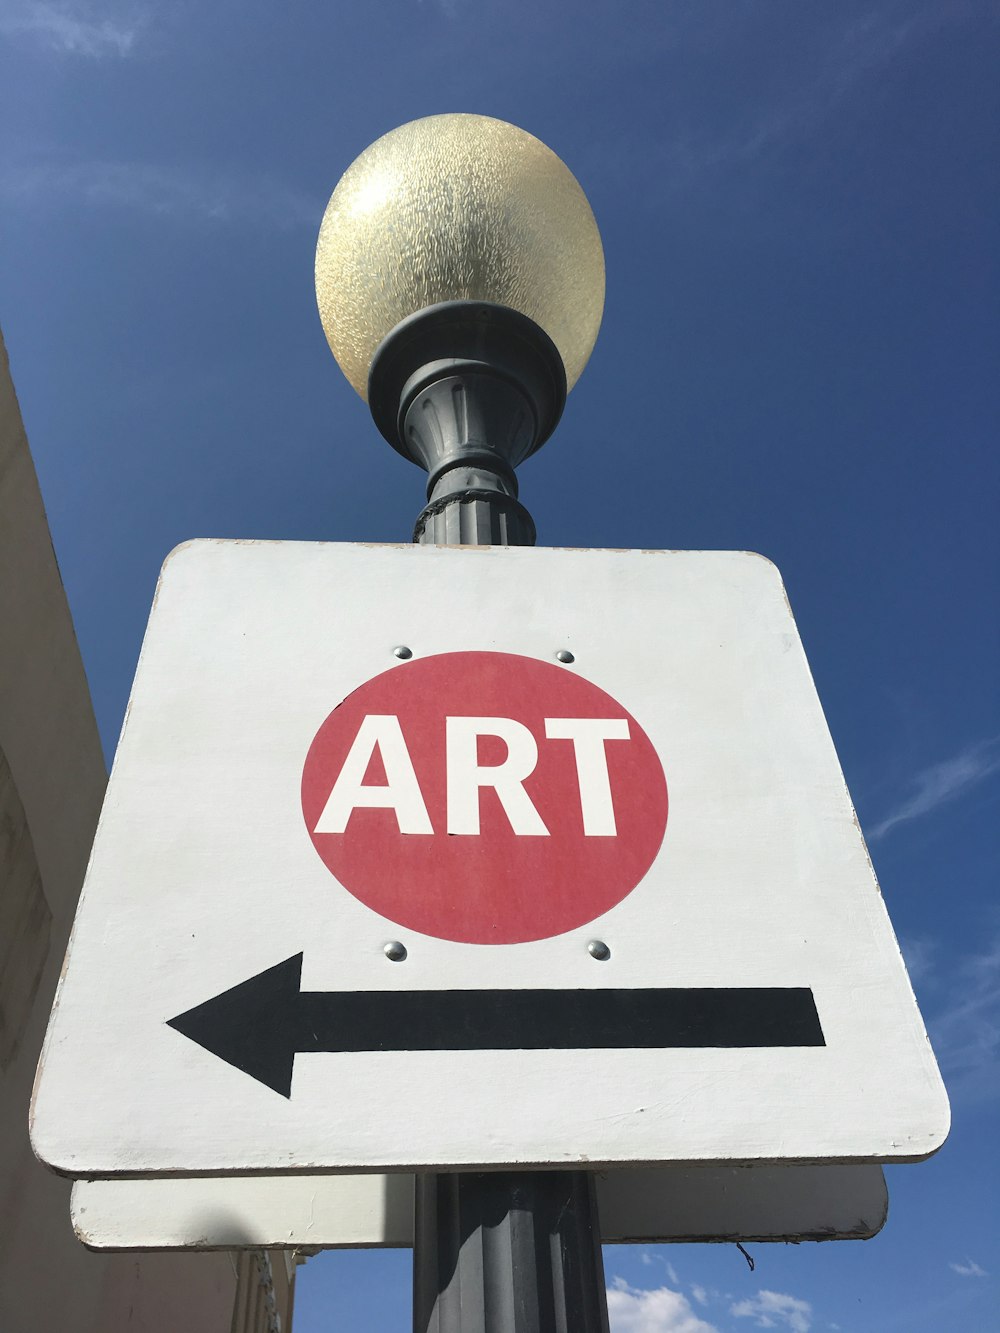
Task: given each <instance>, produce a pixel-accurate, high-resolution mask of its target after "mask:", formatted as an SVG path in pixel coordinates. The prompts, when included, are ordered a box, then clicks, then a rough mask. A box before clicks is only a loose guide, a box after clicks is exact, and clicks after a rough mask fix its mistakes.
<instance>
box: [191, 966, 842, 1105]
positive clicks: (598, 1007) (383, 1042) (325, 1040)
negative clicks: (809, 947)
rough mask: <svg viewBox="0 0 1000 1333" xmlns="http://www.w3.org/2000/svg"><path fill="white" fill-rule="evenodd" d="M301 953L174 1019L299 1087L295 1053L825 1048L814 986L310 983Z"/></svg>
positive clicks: (285, 1092) (280, 1084)
mask: <svg viewBox="0 0 1000 1333" xmlns="http://www.w3.org/2000/svg"><path fill="white" fill-rule="evenodd" d="M301 977H302V955H301V954H300V953H297V954H295V955H294V957H292V958H287V959H286V960H285V961H284V962H283V963H278V964H277V966H276V967H270V968H268V969H267V970H266V971H265V972H260V973H258V975H257V976H255V977H251V978H250V980H249V981H244V982H241V983H240V985H238V986H234V987H233V988H232V990H227V991H224V992H223V993H222V994H221V995H216V996H215V997H214V998H213V999H211V1000H206V1001H205V1003H204V1004H199V1005H197V1006H196V1007H195V1008H194V1009H189V1010H188V1011H187V1013H184V1014H180V1015H178V1017H177V1018H171V1019H170V1020H169V1026H170V1027H172V1028H176V1030H177V1031H178V1032H182V1033H183V1034H184V1036H185V1037H189V1038H190V1039H191V1040H192V1041H195V1042H197V1043H198V1045H199V1046H203V1047H204V1048H205V1050H206V1051H211V1052H212V1054H213V1055H217V1056H218V1057H219V1059H220V1060H225V1061H226V1062H227V1063H228V1064H231V1065H234V1066H235V1067H236V1068H237V1069H242V1070H243V1072H244V1073H246V1074H249V1075H250V1076H251V1078H255V1079H257V1080H258V1081H259V1082H260V1083H264V1084H265V1085H266V1086H267V1087H269V1088H273V1089H274V1091H275V1092H280V1093H281V1095H282V1096H283V1097H290V1096H291V1095H292V1068H293V1065H294V1062H295V1054H296V1052H297V1051H301V1052H302V1053H303V1054H305V1053H307V1052H317V1051H328V1052H339V1053H346V1052H349V1051H447V1050H451V1051H475V1050H495V1051H499V1050H504V1051H512V1050H598V1049H601V1050H609V1049H612V1048H615V1047H617V1048H621V1049H624V1048H632V1049H646V1050H650V1049H661V1050H665V1049H667V1048H670V1047H688V1048H690V1047H701V1048H705V1047H717V1048H718V1047H744V1048H749V1047H756V1048H761V1047H770V1046H823V1045H825V1041H824V1039H823V1030H822V1028H821V1027H820V1022H819V1016H818V1015H817V1013H816V1005H815V1002H814V1000H813V994H812V991H811V990H809V989H808V987H753V986H750V987H747V986H735V987H695V988H686V987H671V986H667V987H662V988H655V989H624V990H593V989H585V990H467V991H466V990H461V991H458V990H456V991H421V990H418V991H301V990H300V989H299V983H300V981H301Z"/></svg>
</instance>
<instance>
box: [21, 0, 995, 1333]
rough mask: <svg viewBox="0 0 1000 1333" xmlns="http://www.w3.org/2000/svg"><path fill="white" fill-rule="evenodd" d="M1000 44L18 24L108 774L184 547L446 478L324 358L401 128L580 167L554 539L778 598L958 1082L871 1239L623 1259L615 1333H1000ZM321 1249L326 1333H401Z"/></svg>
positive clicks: (130, 22)
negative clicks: (708, 565) (598, 320)
mask: <svg viewBox="0 0 1000 1333" xmlns="http://www.w3.org/2000/svg"><path fill="white" fill-rule="evenodd" d="M998 26H1000V23H998V16H997V12H996V9H995V7H994V6H993V5H991V4H990V3H988V2H987V0H981V2H980V0H947V3H944V4H942V3H940V0H926V2H925V0H908V2H905V3H903V2H898V0H867V2H866V3H854V2H853V0H846V2H843V3H838V4H823V3H809V2H804V0H774V2H773V3H764V2H763V0H762V2H761V3H757V4H751V3H748V2H746V0H732V2H731V3H721V0H720V2H719V3H713V2H712V0H688V2H681V0H659V2H658V3H640V2H638V0H636V2H631V0H619V3H616V4H612V3H604V0H600V2H597V3H595V0H590V3H589V4H588V5H586V6H585V7H584V6H581V5H578V4H570V3H569V2H568V0H542V2H541V3H534V4H525V3H520V0H507V2H506V3H498V0H478V3H476V4H472V3H470V2H469V0H364V3H362V2H361V0H327V2H326V3H317V0H308V2H306V0H286V3H283V4H280V5H278V4H270V5H268V4H264V3H261V2H260V0H241V3H239V4H237V3H235V0H215V3H213V4H210V5H196V4H193V3H189V0H172V2H171V3H170V4H166V3H160V4H156V3H151V2H147V0H94V3H85V2H84V0H66V2H63V3H60V2H59V0H51V2H48V0H5V3H4V5H3V8H2V12H0V124H2V125H3V127H4V133H3V135H2V136H0V213H2V217H3V246H2V254H0V263H2V273H0V322H2V325H3V328H4V333H5V336H6V340H7V344H8V348H9V352H10V357H11V366H12V371H13V375H14V379H15V383H16V385H17V388H18V392H19V396H20V400H21V406H22V410H23V414H24V418H25V421H26V425H27V428H28V433H29V438H30V439H31V442H32V446H33V450H34V454H35V459H36V463H37V466H38V471H39V476H40V480H41V484H42V490H43V494H44V497H45V500H46V504H47V508H48V513H49V518H50V522H51V527H52V533H53V539H54V543H55V547H56V551H57V554H58V557H59V560H60V565H61V568H62V572H63V577H64V579H65V583H66V588H67V592H68V594H69V598H70V603H71V606H72V609H73V613H74V617H75V621H76V626H77V631H78V635H79V640H80V645H81V649H82V652H83V656H84V660H85V663H86V666H87V670H88V673H89V678H90V683H91V688H92V691H93V696H94V701H95V707H96V709H97V714H98V719H99V723H100V726H101V731H102V735H103V737H104V741H105V746H106V748H107V750H108V752H109V755H110V753H111V751H112V750H113V746H114V742H115V738H116V735H117V731H118V727H119V725H120V720H121V717H122V714H123V712H124V707H125V702H126V699H127V695H128V689H129V684H130V680H131V675H132V671H133V669H134V665H135V660H136V655H137V651H138V646H139V642H140V639H141V635H142V632H143V628H144V624H145V618H146V614H147V611H148V606H149V601H150V597H151V594H152V589H153V585H154V582H155V578H156V574H157V571H158V568H159V565H160V562H161V560H162V558H163V556H164V555H165V554H166V552H167V551H168V550H170V549H171V547H173V546H174V545H175V544H176V543H177V542H178V541H181V540H183V539H185V538H189V537H195V536H220V537H222V536H230V537H279V538H296V539H326V540H330V539H336V540H360V539H365V540H400V539H405V538H406V537H407V536H408V534H409V531H410V528H411V524H412V520H413V518H414V516H415V515H416V513H417V511H418V510H419V508H420V505H421V501H422V482H421V477H420V474H419V473H418V472H417V471H416V469H414V468H412V467H410V466H409V465H407V464H406V463H404V462H403V461H402V460H400V459H399V458H398V457H397V456H396V455H395V454H394V453H393V452H392V451H391V450H390V449H389V448H388V447H387V446H386V445H385V444H384V443H383V442H382V440H381V439H380V438H379V436H378V435H377V433H376V432H375V430H374V427H373V426H372V425H371V423H370V421H369V418H368V415H367V412H366V410H365V408H364V406H363V404H362V403H361V402H360V401H359V400H358V399H357V397H356V396H355V394H354V393H353V391H352V390H351V389H350V387H349V386H348V385H347V383H346V381H345V380H344V379H343V377H342V376H341V374H340V372H339V370H338V369H337V367H336V365H335V364H334V362H333V361H332V359H331V358H330V355H329V352H328V350H327V347H326V343H325V340H324V337H323V334H322V331H321V329H320V326H319V321H318V318H317V315H316V310H315V300H314V295H313V280H312V264H313V253H314V247H315V238H316V232H317V229H318V226H319V220H320V217H321V215H322V211H323V208H324V206H325V203H326V200H327V198H328V196H329V194H330V192H331V191H332V189H333V186H334V185H335V183H336V181H337V179H338V177H339V175H340V173H341V172H342V171H343V170H344V168H345V167H346V166H347V165H348V164H349V163H350V162H351V161H352V159H353V158H354V157H355V156H356V155H357V153H358V152H359V151H360V150H361V149H362V148H364V147H365V146H366V145H367V144H368V143H369V142H371V140H373V139H375V138H376V137H378V136H379V135H380V134H382V133H384V132H385V131H386V130H388V129H390V128H391V127H393V126H394V125H396V124H399V123H401V122H403V121H406V120H410V119H413V118H414V117H417V116H421V115H426V114H430V113H433V112H439V111H453V110H459V111H476V112H482V113H485V114H490V115H495V116H499V117H502V118H504V119H507V120H511V121H514V122H515V123H517V124H519V125H522V126H524V127H525V128H526V129H528V130H530V131H531V132H532V133H534V134H536V135H538V137H540V138H541V139H543V140H544V141H545V142H547V143H548V144H549V145H550V146H551V147H553V148H554V149H555V151H556V152H558V153H559V154H560V156H562V157H563V159H564V160H565V161H566V162H567V163H568V164H569V166H570V167H571V169H572V170H573V171H574V172H575V174H576V175H577V177H578V179H579V180H580V182H581V184H582V185H583V187H584V189H585V190H586V192H587V194H588V197H589V198H590V200H591V203H592V206H593V208H594V212H595V214H596V217H597V220H598V223H599V225H600V228H601V232H602V235H603V239H604V245H605V251H606V258H607V270H608V289H607V290H608V295H607V307H606V311H605V318H604V324H603V328H602V331H601V334H600V338H599V340H598V344H597V347H596V350H595V352H594V355H593V358H592V360H591V363H590V366H589V367H588V369H587V370H586V372H585V373H584V375H583V377H582V379H581V381H580V383H579V385H578V386H577V387H576V389H575V390H574V392H573V394H572V396H571V398H570V401H569V404H568V407H567V411H566V414H565V416H564V419H563V423H562V425H561V426H560V428H559V430H558V432H557V433H556V435H555V436H554V438H553V439H552V440H551V441H550V443H549V444H548V445H547V446H546V447H545V448H544V449H543V450H542V452H541V453H540V454H539V455H538V456H537V457H536V458H534V459H532V460H531V461H529V463H528V464H526V465H525V467H524V468H523V469H522V470H521V482H522V498H523V499H524V501H525V502H526V504H527V506H528V508H529V509H530V510H531V512H532V514H533V516H534V518H535V520H536V523H537V525H538V530H539V540H540V541H541V542H542V543H544V544H546V545H588V546H646V547H680V548H707V549H713V548H725V549H733V548H748V549H753V550H758V551H761V552H763V553H765V554H766V555H768V556H770V557H771V558H772V559H773V560H774V561H775V562H776V563H777V564H778V566H779V568H780V569H781V570H782V573H783V575H784V578H785V581H786V584H787V587H788V590H789V594H790V597H791V600H792V604H793V607H794V610H795V613H796V616H797V619H798V623H799V627H800V630H801V632H802V636H803V639H804V641H805V645H806V650H807V652H808V654H809V656H810V660H811V663H812V667H813V671H814V674H815V677H816V682H817V685H818V687H819V691H820V695H821V698H822V699H823V701H824V705H825V707H826V710H827V714H828V718H829V721H830V726H831V729H832V732H833V736H834V739H835V741H836V743H837V746H838V749H839V752H840V755H841V759H842V762H843V766H844V769H845V772H846V775H847V779H848V783H849V785H850V788H851V791H852V794H853V796H854V799H855V802H856V805H857V807H858V812H859V815H860V818H861V822H862V826H863V827H864V829H865V830H866V832H867V834H868V837H869V840H870V844H871V850H872V855H873V858H874V861H875V865H876V869H877V871H878V874H879V877H880V880H881V884H882V888H883V892H884V894H885V897H886V900H887V902H888V905H889V910H890V913H891V915H892V917H893V920H894V922H895V925H896V929H897V931H898V933H899V935H900V936H901V938H902V940H903V942H904V946H905V951H906V953H907V956H908V958H909V960H910V962H911V966H912V975H913V978H914V982H915V985H916V988H917V991H918V995H919V997H920V1000H921V1004H922V1007H923V1010H924V1013H925V1016H926V1018H927V1020H928V1023H929V1027H930V1030H931V1033H932V1036H933V1037H934V1039H935V1044H936V1048H937V1050H938V1054H939V1058H940V1061H941V1064H942V1068H943V1070H944V1073H945V1076H946V1081H947V1082H948V1085H949V1088H950V1091H951V1095H952V1100H953V1111H954V1129H953V1132H952V1136H951V1139H950V1140H949V1142H948V1144H947V1145H946V1146H945V1148H944V1149H943V1150H942V1151H941V1153H940V1154H939V1155H938V1156H937V1157H936V1158H935V1159H934V1160H932V1161H931V1162H929V1163H926V1164H922V1165H919V1166H912V1167H899V1168H895V1169H893V1170H892V1171H890V1172H889V1189H890V1218H889V1222H888V1224H887V1226H886V1228H885V1231H884V1232H883V1234H882V1235H881V1236H880V1237H878V1238H877V1239H875V1240H874V1241H871V1242H868V1243H864V1244H862V1243H843V1244H831V1245H824V1246H799V1247H786V1246H771V1247H767V1246H757V1247H755V1258H756V1260H757V1266H756V1270H755V1271H754V1272H753V1273H751V1272H750V1271H749V1269H748V1267H747V1265H746V1263H745V1261H744V1260H743V1258H742V1256H741V1255H740V1254H739V1252H738V1251H736V1250H735V1248H734V1247H732V1246H699V1247H682V1246H674V1247H670V1248H668V1247H649V1248H646V1249H636V1248H622V1249H617V1250H611V1251H608V1253H607V1272H608V1279H609V1283H611V1284H613V1286H614V1294H613V1297H612V1302H613V1308H614V1312H615V1325H614V1327H615V1330H616V1333H681V1331H683V1333H706V1330H717V1333H740V1331H741V1330H748V1331H749V1330H751V1329H754V1328H759V1327H763V1328H776V1329H779V1330H785V1329H790V1330H793V1333H807V1331H808V1330H827V1329H841V1330H844V1331H845V1333H890V1331H891V1330H897V1329H898V1330H907V1331H910V1330H912V1331H913V1333H924V1331H927V1333H930V1331H931V1330H935V1331H936V1330H941V1331H942V1333H951V1331H952V1330H955V1329H963V1330H964V1329H969V1330H991V1329H1000V1317H998V1315H997V1313H996V1310H997V1290H996V1287H997V1279H998V1275H1000V1245H998V1236H1000V1225H998V1223H1000V1215H998V1210H997V1206H996V1199H997V1197H998V1192H1000V1191H998V1186H1000V1181H998V1171H997V1150H996V1132H995V1131H996V1123H997V1115H998V1110H1000V1070H998V1053H1000V907H998V904H997V896H996V885H997V834H996V830H997V827H998V825H1000V820H998V819H997V800H998V794H1000V698H998V685H997V681H998V667H1000V620H998V616H997V584H998V572H1000V541H998V536H997V518H996V514H997V502H998V500H1000V464H998V451H997V444H996V439H997V425H998V411H997V408H998V397H1000V395H998V389H997V384H998V377H997V375H996V366H997V362H998V355H997V354H998V350H1000V349H998V345H997V344H998V337H997V319H996V312H997V297H998V291H997V287H998V284H997V243H996V242H997V236H998V234H1000V233H998V230H997V223H998V217H997V214H998V207H997V204H998V191H997V175H996V160H997V148H998V143H997V138H998V135H997V125H998V123H1000V121H998V110H1000V107H998V102H1000V83H998V81H997V79H996V67H997V57H998V45H1000V44H998ZM408 1301H409V1274H408V1258H407V1256H406V1255H403V1254H344V1255H328V1256H324V1257H322V1258H319V1259H315V1260H311V1261H310V1262H309V1264H308V1265H307V1266H306V1268H305V1269H304V1270H302V1273H301V1277H300V1289H299V1313H298V1318H297V1325H296V1327H297V1330H298V1333H314V1331H318V1330H320V1329H323V1330H326V1329H332V1328H336V1327H344V1328H350V1329H352V1330H354V1333H366V1330H369V1329H370V1330H378V1333H387V1331H388V1330H392V1329H404V1328H406V1327H408V1319H409V1314H408Z"/></svg>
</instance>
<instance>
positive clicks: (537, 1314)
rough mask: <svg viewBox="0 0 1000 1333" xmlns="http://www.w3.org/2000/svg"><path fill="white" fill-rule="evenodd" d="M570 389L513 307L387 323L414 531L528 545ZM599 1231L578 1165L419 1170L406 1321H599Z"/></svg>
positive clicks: (432, 1329) (445, 307)
mask: <svg viewBox="0 0 1000 1333" xmlns="http://www.w3.org/2000/svg"><path fill="white" fill-rule="evenodd" d="M565 400H566V374H565V370H564V368H563V363H562V359H561V357H560V355H559V352H558V351H557V349H556V347H555V345H554V344H553V343H552V341H551V339H550V338H549V337H548V335H547V334H546V333H545V332H544V331H543V330H542V329H540V328H539V327H538V325H537V324H535V323H533V322H532V321H531V320H530V319H527V318H526V317H525V316H524V315H520V314H518V313H516V312H515V311H513V310H509V309H507V308H506V307H503V306H496V305H490V304H488V303H485V302H475V301H451V302H446V303H443V304H441V305H438V306H431V307H428V308H427V309H426V310H423V311H420V312H418V313H417V314H415V315H413V316H410V317H409V318H408V319H405V320H403V322H402V323H401V324H399V325H397V327H396V328H395V329H394V330H393V332H392V333H390V334H389V336H388V337H387V338H386V339H385V341H384V342H383V343H382V344H381V346H380V348H379V350H378V351H377V352H376V354H375V358H374V360H373V362H372V367H371V371H370V374H369V379H368V403H369V406H370V407H371V411H372V416H373V418H374V420H375V423H376V425H377V426H378V428H379V430H380V431H381V432H382V434H383V435H384V436H385V438H386V439H387V440H388V441H389V442H390V444H392V446H393V447H394V448H395V449H398V450H399V452H400V453H402V454H403V455H404V456H405V457H407V458H409V459H411V460H412V461H413V462H415V463H418V464H419V465H420V466H421V467H423V468H424V469H425V470H426V471H427V473H428V483H427V501H428V503H427V505H426V507H425V508H424V510H423V512H422V513H421V514H420V517H419V518H418V519H417V524H416V528H415V531H414V536H413V540H414V541H415V542H418V543H420V544H421V545H442V546H479V545H492V546H533V545H534V543H535V525H534V523H533V522H532V520H531V515H530V514H529V513H528V511H527V510H526V509H525V508H524V506H523V505H522V504H521V503H520V502H519V501H518V498H517V480H516V478H515V475H514V469H515V467H516V466H517V465H518V463H520V462H522V461H523V460H524V459H525V458H527V457H528V456H529V455H530V454H531V453H533V452H534V450H535V449H537V448H539V447H540V446H541V445H542V444H543V443H544V442H545V440H546V439H547V438H548V436H549V434H550V433H551V431H552V430H553V429H554V427H555V425H556V423H557V422H558V420H559V416H560V414H561V412H562V408H563V404H564V402H565ZM501 1095H502V1094H501ZM600 1235H601V1233H600V1227H599V1225H598V1218H597V1204H596V1198H595V1193H594V1182H593V1177H592V1176H591V1175H589V1174H588V1173H587V1172H585V1171H517V1172H512V1171H496V1172H460V1173H451V1174H447V1175H446V1174H433V1175H431V1174H428V1175H423V1176H418V1177H417V1188H416V1201H415V1214H414V1233H413V1329H414V1333H608V1302H607V1295H606V1293H605V1289H604V1264H603V1260H602V1257H601V1243H600Z"/></svg>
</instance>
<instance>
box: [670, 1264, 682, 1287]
mask: <svg viewBox="0 0 1000 1333" xmlns="http://www.w3.org/2000/svg"><path fill="white" fill-rule="evenodd" d="M667 1277H668V1278H669V1279H670V1281H671V1282H672V1283H673V1284H674V1286H675V1287H679V1286H680V1285H681V1280H680V1278H679V1277H678V1276H677V1269H676V1268H675V1267H674V1266H673V1264H670V1263H668V1264H667Z"/></svg>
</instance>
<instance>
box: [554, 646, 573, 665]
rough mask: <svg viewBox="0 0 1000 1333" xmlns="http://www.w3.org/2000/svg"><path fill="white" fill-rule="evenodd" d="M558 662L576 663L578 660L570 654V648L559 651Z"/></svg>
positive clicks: (557, 654)
mask: <svg viewBox="0 0 1000 1333" xmlns="http://www.w3.org/2000/svg"><path fill="white" fill-rule="evenodd" d="M556 661H557V662H575V661H576V658H575V657H574V656H573V654H572V653H571V652H570V650H569V649H568V648H560V649H559V651H558V652H557V653H556Z"/></svg>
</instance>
